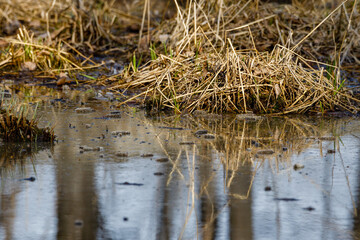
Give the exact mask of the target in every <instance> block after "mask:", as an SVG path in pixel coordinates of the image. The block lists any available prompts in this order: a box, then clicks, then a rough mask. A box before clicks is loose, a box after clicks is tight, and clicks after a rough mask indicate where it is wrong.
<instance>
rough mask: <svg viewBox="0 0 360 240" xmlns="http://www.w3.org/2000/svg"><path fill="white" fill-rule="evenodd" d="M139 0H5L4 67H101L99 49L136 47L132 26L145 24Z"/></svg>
mask: <svg viewBox="0 0 360 240" xmlns="http://www.w3.org/2000/svg"><path fill="white" fill-rule="evenodd" d="M139 4H142V3H141V1H140V2H138V1H137V2H136V3H127V4H125V3H118V2H117V1H95V0H94V1H80V0H79V1H69V0H45V1H40V2H39V1H34V0H27V1H18V0H15V1H6V0H0V6H1V11H0V29H2V34H4V35H3V36H4V37H2V38H0V69H2V70H3V71H4V72H5V70H6V71H13V70H29V69H30V70H31V71H36V72H38V73H43V74H44V73H45V74H49V73H50V74H52V75H53V72H58V71H63V72H64V71H72V70H77V71H78V70H85V69H87V68H95V67H100V66H101V64H97V63H95V62H94V61H92V60H91V58H92V57H93V54H94V53H101V54H103V55H104V54H105V55H108V54H111V53H121V54H123V53H124V51H126V49H127V48H130V49H134V48H135V47H136V45H137V43H136V39H137V36H138V34H137V33H136V34H134V33H131V32H132V31H133V30H135V31H138V30H139V29H137V28H139V23H140V22H141V17H138V16H137V13H136V11H135V9H138V8H136V7H138V5H139ZM127 10H128V11H130V12H131V13H127ZM132 28H134V29H132ZM125 34H126V35H125ZM134 40H135V42H134ZM24 63H25V64H24Z"/></svg>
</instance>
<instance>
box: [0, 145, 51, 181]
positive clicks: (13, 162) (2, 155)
mask: <svg viewBox="0 0 360 240" xmlns="http://www.w3.org/2000/svg"><path fill="white" fill-rule="evenodd" d="M50 147H51V144H37V143H35V144H31V145H29V144H28V143H6V144H1V145H0V176H3V175H4V174H6V173H9V172H13V171H14V170H16V169H18V168H20V171H23V167H24V164H25V163H26V159H28V158H30V159H33V156H34V154H36V153H38V152H39V151H42V150H45V149H48V148H50Z"/></svg>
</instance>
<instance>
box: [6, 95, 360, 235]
mask: <svg viewBox="0 0 360 240" xmlns="http://www.w3.org/2000/svg"><path fill="white" fill-rule="evenodd" d="M88 106H89V107H92V108H93V109H95V111H94V112H91V113H76V112H75V110H74V109H75V106H61V104H60V103H56V104H55V107H53V108H50V107H48V108H44V109H42V112H41V116H42V118H41V124H43V125H44V126H45V125H47V124H48V122H52V123H55V132H56V135H57V136H58V140H59V142H58V143H55V144H54V146H43V145H41V144H38V145H32V146H29V145H25V146H21V145H14V147H13V148H11V147H10V145H9V144H5V143H2V145H1V147H0V154H1V157H0V164H1V165H0V167H1V168H0V173H1V178H0V179H1V198H0V204H1V212H0V239H179V238H180V239H357V238H359V236H360V235H359V226H360V225H359V217H358V212H357V209H358V208H359V205H360V201H359V186H360V184H359V183H360V171H359V160H360V155H359V145H360V128H359V126H360V121H359V120H358V119H357V118H352V117H342V118H336V117H334V118H329V117H311V118H310V117H281V118H262V119H243V118H241V117H236V116H227V117H221V116H218V115H211V114H203V113H200V114H198V115H196V116H195V115H192V116H160V117H159V116H158V117H145V114H144V113H143V112H141V111H140V112H137V111H136V110H135V109H127V110H123V111H121V118H109V115H108V114H109V113H110V112H111V111H114V110H111V109H110V104H109V103H107V102H100V101H95V102H90V103H88ZM199 130H202V131H199ZM115 131H118V132H117V133H116V132H115ZM197 131H198V132H197ZM129 133H130V134H129ZM80 147H83V149H80ZM91 148H93V149H91ZM31 177H32V178H31ZM34 178H35V179H34ZM31 180H32V181H31Z"/></svg>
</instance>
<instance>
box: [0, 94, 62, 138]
mask: <svg viewBox="0 0 360 240" xmlns="http://www.w3.org/2000/svg"><path fill="white" fill-rule="evenodd" d="M36 110H37V109H35V110H34V111H31V110H30V106H28V105H21V104H18V103H17V102H16V101H15V100H12V101H11V102H10V103H9V104H8V105H6V106H3V108H2V109H1V114H0V138H1V139H2V140H3V141H4V142H50V143H52V142H54V140H55V134H54V129H53V128H50V127H46V128H40V127H38V119H37V116H36Z"/></svg>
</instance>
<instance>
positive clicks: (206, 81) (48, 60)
mask: <svg viewBox="0 0 360 240" xmlns="http://www.w3.org/2000/svg"><path fill="white" fill-rule="evenodd" d="M167 2H168V3H170V5H173V6H174V8H175V9H176V14H175V16H174V17H173V18H172V19H169V20H167V21H162V20H163V19H164V17H165V16H166V15H169V11H168V5H167V4H166V3H167ZM181 2H185V1H181ZM331 2H333V1H330V0H329V1H325V0H324V1H311V0H307V1H297V0H293V4H292V5H278V4H276V3H265V2H262V1H259V0H256V1H231V0H210V1H205V0H199V1H192V0H188V1H186V4H185V3H183V4H180V3H179V1H176V0H173V1H155V0H153V1H151V0H143V1H100V2H99V1H86V2H85V1H70V0H44V1H41V2H36V4H34V1H33V0H27V1H4V0H0V5H1V6H3V8H2V10H1V11H0V25H1V27H2V29H4V30H3V32H4V33H6V34H7V35H8V37H6V38H2V39H0V45H1V46H2V49H3V50H2V51H1V52H0V69H6V70H9V71H11V70H13V69H17V70H22V71H24V70H26V69H27V68H29V67H27V66H26V63H30V66H31V64H32V65H34V64H35V65H36V67H35V69H36V70H37V71H40V72H42V73H46V74H48V73H50V74H51V75H54V74H57V73H58V72H64V71H67V72H68V71H73V70H76V71H79V70H85V69H87V68H91V67H100V66H101V64H99V63H96V62H94V61H93V60H92V57H93V54H95V53H99V52H101V54H102V55H105V56H107V55H109V54H114V53H117V54H118V55H122V56H125V58H127V59H129V58H131V62H130V64H129V66H127V67H126V68H125V70H124V71H123V72H122V73H121V74H119V75H115V76H112V77H110V78H106V80H107V81H104V82H103V84H106V85H107V84H109V80H110V81H112V83H115V84H116V86H114V87H113V88H112V89H113V90H116V89H124V88H138V87H144V89H146V90H145V91H144V92H143V93H142V94H141V97H144V99H145V100H146V102H147V103H149V104H150V105H153V107H154V108H157V109H162V108H171V109H174V110H175V112H183V111H190V112H191V111H194V110H196V109H205V110H207V111H209V112H217V113H220V112H238V113H239V112H248V111H254V112H257V113H276V114H286V113H293V112H296V113H303V112H306V111H309V110H311V111H316V112H325V111H333V110H347V111H352V112H354V111H357V110H358V107H357V103H356V102H357V101H358V100H357V99H356V98H355V97H354V96H352V94H351V93H350V92H349V91H348V90H347V89H346V88H345V81H344V76H343V74H342V69H343V65H344V64H352V65H354V64H359V63H360V60H359V59H360V51H359V49H360V40H359V39H360V37H359V29H360V14H359V11H360V7H359V4H356V3H357V2H356V1H355V0H344V1H343V2H342V3H341V4H330V3H331ZM159 3H163V5H162V7H159ZM167 17H169V16H167ZM149 48H150V50H149ZM135 50H137V52H136V54H134V51H135ZM140 55H142V56H140ZM131 56H132V57H131ZM150 57H151V59H152V60H151V61H149V62H146V61H147V60H148V59H149V58H150ZM140 59H142V61H140ZM144 62H145V63H146V64H145V65H142V63H144ZM114 80H115V82H114Z"/></svg>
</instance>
